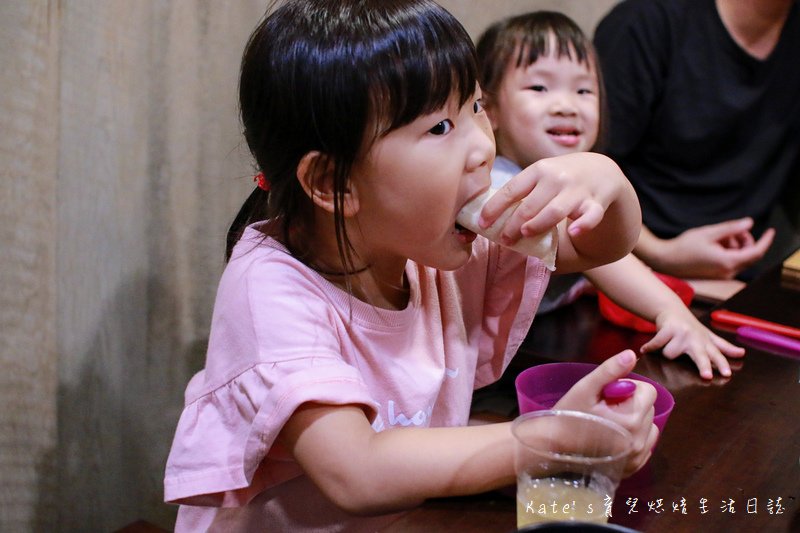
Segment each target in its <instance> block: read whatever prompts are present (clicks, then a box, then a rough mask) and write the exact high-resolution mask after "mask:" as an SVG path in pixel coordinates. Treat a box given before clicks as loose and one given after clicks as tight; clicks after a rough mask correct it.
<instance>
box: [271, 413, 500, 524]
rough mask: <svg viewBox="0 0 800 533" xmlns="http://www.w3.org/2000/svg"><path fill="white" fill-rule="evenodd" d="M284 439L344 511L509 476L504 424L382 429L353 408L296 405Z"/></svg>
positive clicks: (380, 509) (489, 484) (461, 491)
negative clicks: (374, 428) (300, 406)
mask: <svg viewBox="0 0 800 533" xmlns="http://www.w3.org/2000/svg"><path fill="white" fill-rule="evenodd" d="M282 442H283V443H284V444H285V445H286V446H287V448H289V449H290V451H291V452H292V453H293V454H294V457H295V459H296V460H297V461H298V462H299V463H300V465H301V466H302V467H303V469H304V470H305V472H306V473H307V474H308V476H309V477H310V478H311V479H312V480H313V481H314V482H315V484H316V485H317V486H318V487H319V488H320V489H321V490H322V492H323V493H324V494H325V495H326V496H327V497H328V498H329V499H331V500H332V501H333V502H334V503H336V504H337V505H338V506H339V507H341V508H342V509H344V510H346V511H348V512H350V513H353V514H378V513H387V512H392V511H397V510H402V509H408V508H411V507H414V506H415V505H419V504H420V503H422V502H423V501H424V500H425V499H427V498H432V497H445V496H457V495H465V494H474V493H478V492H483V491H486V490H491V489H495V488H498V487H502V486H504V485H507V484H511V483H513V482H514V479H515V476H514V468H513V455H512V449H513V447H512V436H511V430H510V424H509V423H504V424H489V425H484V426H470V427H452V428H401V429H390V430H386V431H383V432H380V433H375V431H374V430H373V429H372V428H371V426H370V425H369V422H368V420H367V419H366V417H365V416H364V413H363V411H362V410H361V409H360V408H358V407H355V406H316V407H310V408H309V407H307V408H301V410H298V412H296V413H295V415H293V416H292V419H291V420H290V422H289V423H288V424H287V426H286V427H285V429H284V432H283V433H282Z"/></svg>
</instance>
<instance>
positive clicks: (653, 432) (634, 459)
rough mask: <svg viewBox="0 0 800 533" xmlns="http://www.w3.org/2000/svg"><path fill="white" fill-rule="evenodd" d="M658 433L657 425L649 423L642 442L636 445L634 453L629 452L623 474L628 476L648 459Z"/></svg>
mask: <svg viewBox="0 0 800 533" xmlns="http://www.w3.org/2000/svg"><path fill="white" fill-rule="evenodd" d="M658 433H659V432H658V427H657V426H656V425H655V424H652V423H651V424H650V427H649V428H648V432H647V436H646V437H645V438H644V439H643V442H642V444H641V445H640V446H638V447H637V448H638V449H636V450H634V453H632V454H631V457H630V459H629V460H628V464H627V465H626V468H625V476H630V475H631V474H633V473H635V472H636V471H637V470H639V469H640V468H641V467H643V466H644V465H645V463H647V461H649V460H650V456H651V455H652V454H653V448H654V447H655V445H656V442H657V441H658Z"/></svg>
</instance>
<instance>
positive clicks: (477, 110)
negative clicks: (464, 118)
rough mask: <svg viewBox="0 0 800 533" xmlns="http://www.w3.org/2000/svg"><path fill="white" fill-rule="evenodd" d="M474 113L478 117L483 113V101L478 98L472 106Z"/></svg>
mask: <svg viewBox="0 0 800 533" xmlns="http://www.w3.org/2000/svg"><path fill="white" fill-rule="evenodd" d="M472 111H473V112H474V113H475V114H476V115H477V114H478V113H480V112H481V111H483V99H481V98H478V99H477V100H475V103H474V104H472Z"/></svg>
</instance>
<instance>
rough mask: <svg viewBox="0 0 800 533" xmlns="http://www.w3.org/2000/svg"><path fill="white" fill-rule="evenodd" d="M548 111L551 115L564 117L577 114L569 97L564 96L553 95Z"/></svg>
mask: <svg viewBox="0 0 800 533" xmlns="http://www.w3.org/2000/svg"><path fill="white" fill-rule="evenodd" d="M549 110H550V113H551V114H553V115H566V116H570V115H575V114H577V112H578V111H577V109H576V107H575V104H574V102H573V101H572V97H571V95H566V94H554V95H553V97H552V100H551V101H550V107H549Z"/></svg>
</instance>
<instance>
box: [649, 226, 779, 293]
mask: <svg viewBox="0 0 800 533" xmlns="http://www.w3.org/2000/svg"><path fill="white" fill-rule="evenodd" d="M752 227H753V219H751V218H749V217H745V218H740V219H737V220H728V221H726V222H720V223H718V224H710V225H707V226H699V227H697V228H692V229H689V230H686V231H684V232H683V233H681V234H680V235H678V236H677V237H675V238H673V239H659V238H658V237H656V236H655V235H653V233H651V232H650V231H649V230H648V229H647V228H643V229H642V233H641V235H640V237H639V243H638V244H637V245H636V249H635V250H634V252H635V254H636V255H637V256H639V257H640V258H641V259H642V260H643V261H644V262H645V263H647V264H649V265H650V266H651V267H652V268H653V269H654V270H656V271H658V272H662V273H664V274H670V275H673V276H678V277H682V278H712V279H732V278H734V277H735V276H736V275H737V274H738V273H739V272H741V271H743V270H745V269H746V268H747V267H749V266H750V265H752V264H753V263H755V262H756V261H758V260H759V259H761V258H762V257H763V256H764V254H765V253H766V252H767V250H768V249H769V247H770V245H771V244H772V240H773V239H774V238H775V230H774V229H772V228H770V229H768V230H767V231H765V232H764V234H763V235H762V236H761V238H760V239H758V240H755V239H754V238H753V235H752V233H750V230H751V229H752Z"/></svg>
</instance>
